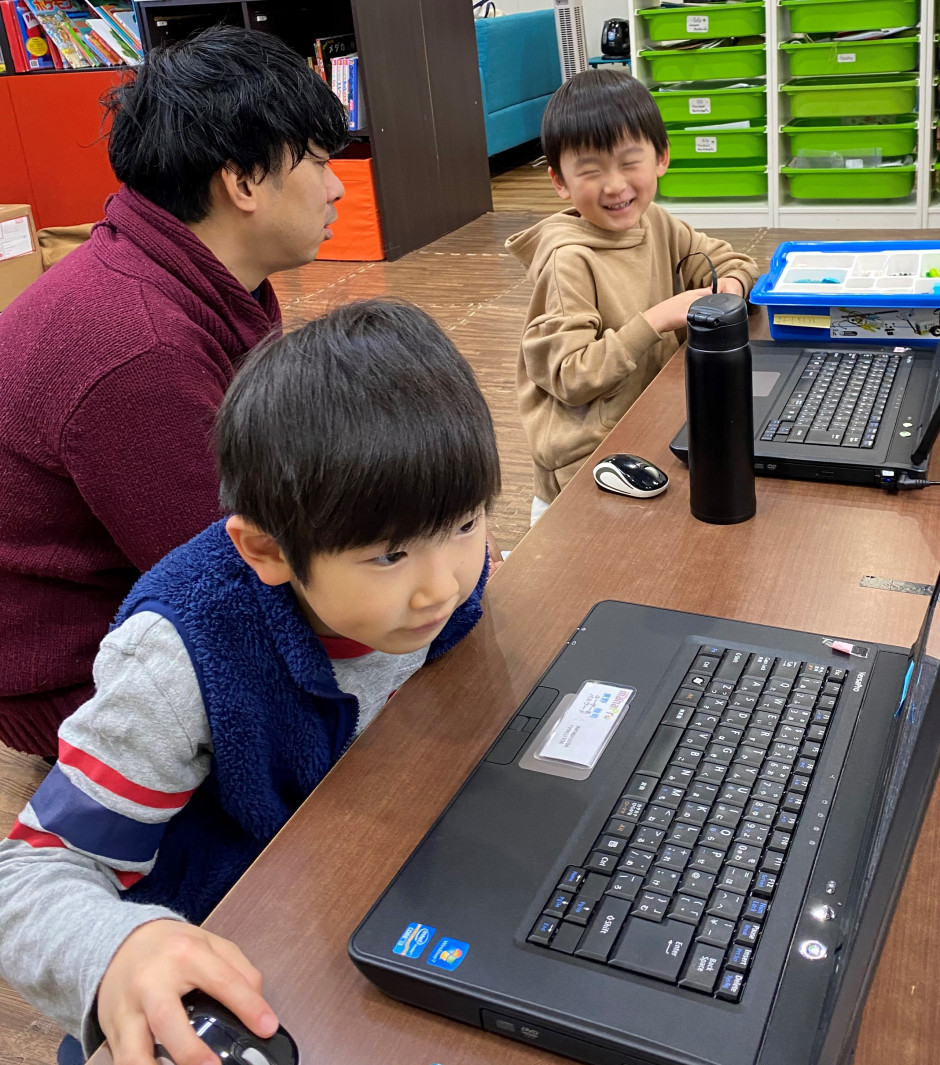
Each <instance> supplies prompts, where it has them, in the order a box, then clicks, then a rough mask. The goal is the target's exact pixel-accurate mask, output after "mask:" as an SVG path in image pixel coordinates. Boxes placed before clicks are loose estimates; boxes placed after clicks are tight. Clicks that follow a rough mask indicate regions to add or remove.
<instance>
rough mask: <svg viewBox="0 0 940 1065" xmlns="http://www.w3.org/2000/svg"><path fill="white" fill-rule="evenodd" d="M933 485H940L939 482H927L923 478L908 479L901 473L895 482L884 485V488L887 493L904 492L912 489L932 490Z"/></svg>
mask: <svg viewBox="0 0 940 1065" xmlns="http://www.w3.org/2000/svg"><path fill="white" fill-rule="evenodd" d="M935 485H940V481H927V480H925V479H924V478H923V477H908V475H907V474H906V473H902V474H901V476H900V477H899V478H898V479H897V481H895V482H892V483H889V484H885V485H884V487H885V488H887V489H888V491H889V492H906V491H909V490H910V489H912V488H933V487H934V486H935Z"/></svg>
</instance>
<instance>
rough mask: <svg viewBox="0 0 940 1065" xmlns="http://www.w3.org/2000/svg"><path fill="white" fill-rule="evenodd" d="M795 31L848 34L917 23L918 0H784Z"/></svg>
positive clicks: (781, 0)
mask: <svg viewBox="0 0 940 1065" xmlns="http://www.w3.org/2000/svg"><path fill="white" fill-rule="evenodd" d="M780 6H781V7H783V8H786V9H787V10H788V11H789V12H790V29H791V30H792V31H793V32H794V33H847V32H848V31H849V30H883V29H886V28H887V27H889V26H916V25H917V22H918V19H919V17H920V4H919V2H918V0H780Z"/></svg>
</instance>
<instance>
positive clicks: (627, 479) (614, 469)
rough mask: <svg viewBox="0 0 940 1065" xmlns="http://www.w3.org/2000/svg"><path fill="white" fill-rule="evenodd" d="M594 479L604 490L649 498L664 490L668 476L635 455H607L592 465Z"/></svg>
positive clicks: (639, 497)
mask: <svg viewBox="0 0 940 1065" xmlns="http://www.w3.org/2000/svg"><path fill="white" fill-rule="evenodd" d="M594 480H595V481H596V482H597V486H598V488H603V489H604V491H605V492H616V493H617V494H618V495H622V496H633V497H634V498H636V499H649V498H650V497H651V496H658V495H659V494H660V492H665V491H666V487H667V485H668V484H669V478H668V477H667V476H666V474H664V473H663V471H662V470H661V469H659V467H658V466H654V465H653V464H652V463H651V462H647V461H646V459H641V458H640V457H639V456H637V455H608V456H607V457H606V458H603V459H601V461H600V462H599V463H598V464H597V465H596V466H595V467H594Z"/></svg>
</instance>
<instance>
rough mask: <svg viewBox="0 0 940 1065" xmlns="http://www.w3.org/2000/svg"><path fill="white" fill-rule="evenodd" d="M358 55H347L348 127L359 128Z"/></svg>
mask: <svg viewBox="0 0 940 1065" xmlns="http://www.w3.org/2000/svg"><path fill="white" fill-rule="evenodd" d="M359 123H360V107H359V57H358V56H356V55H351V56H350V57H349V128H350V129H359Z"/></svg>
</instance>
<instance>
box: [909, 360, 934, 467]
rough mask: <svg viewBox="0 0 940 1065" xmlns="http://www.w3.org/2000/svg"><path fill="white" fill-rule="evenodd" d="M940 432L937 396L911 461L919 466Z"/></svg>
mask: <svg viewBox="0 0 940 1065" xmlns="http://www.w3.org/2000/svg"><path fill="white" fill-rule="evenodd" d="M937 349H938V351H940V345H937ZM938 433H940V396H937V397H936V399H935V401H934V406H933V410H932V411H931V413H930V418H929V419H928V420H927V424H926V425H925V426H924V431H923V433H921V437H920V440H918V441H917V446H916V447H915V448H914V451H913V453H912V454H911V462H912V463H913V464H914V465H915V466H919V465H920V464H921V463H922V462H923V461H924V459H925V458H927V456H928V455H929V454H930V449H931V448H932V447H933V446H934V444H935V443H936V441H937V434H938Z"/></svg>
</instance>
